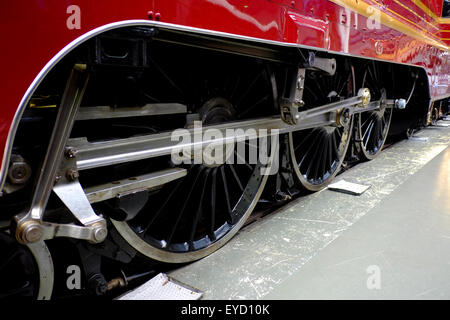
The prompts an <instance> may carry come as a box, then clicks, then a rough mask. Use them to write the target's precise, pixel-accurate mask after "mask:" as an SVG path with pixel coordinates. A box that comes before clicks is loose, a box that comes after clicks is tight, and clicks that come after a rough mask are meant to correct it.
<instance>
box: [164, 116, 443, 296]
mask: <svg viewBox="0 0 450 320" xmlns="http://www.w3.org/2000/svg"><path fill="white" fill-rule="evenodd" d="M446 123H449V122H446ZM417 136H418V137H422V138H427V139H428V140H427V141H422V140H405V141H401V142H399V143H397V144H395V145H394V146H392V147H390V148H388V149H386V150H384V151H383V152H382V154H381V155H380V156H379V157H377V158H376V159H375V160H373V161H371V162H365V163H361V164H359V165H357V166H356V167H354V168H352V169H351V170H349V171H347V172H345V173H343V174H341V175H339V176H338V178H337V179H336V181H338V180H340V179H345V180H346V181H350V182H357V183H362V184H368V185H370V186H371V187H370V189H369V190H368V191H366V192H365V193H364V194H362V195H361V196H352V195H348V194H343V193H339V192H335V191H330V190H323V191H321V192H318V193H314V194H311V195H309V196H306V197H302V198H299V199H297V200H295V201H293V202H292V203H290V204H289V205H287V206H286V207H284V208H281V209H280V210H277V211H276V212H274V213H271V214H270V215H268V216H266V217H264V218H263V219H261V220H259V221H257V222H254V223H252V224H251V225H249V226H247V227H246V228H244V229H243V230H241V231H240V232H239V233H238V235H237V236H236V237H234V238H233V239H232V240H231V241H230V242H229V243H228V244H227V245H225V246H224V247H223V248H221V249H220V250H218V251H217V252H215V253H214V254H212V255H210V256H208V257H206V258H204V259H202V260H200V261H197V262H195V263H192V264H190V265H188V266H185V267H183V268H180V269H177V270H174V271H173V272H171V273H170V275H171V276H172V277H174V278H175V279H176V280H179V281H182V282H184V283H187V284H189V285H191V286H193V287H196V288H198V289H199V290H201V291H203V292H204V297H203V299H206V300H207V299H428V298H437V299H450V147H449V145H450V127H431V128H428V129H425V130H423V131H421V132H419V133H418V134H417Z"/></svg>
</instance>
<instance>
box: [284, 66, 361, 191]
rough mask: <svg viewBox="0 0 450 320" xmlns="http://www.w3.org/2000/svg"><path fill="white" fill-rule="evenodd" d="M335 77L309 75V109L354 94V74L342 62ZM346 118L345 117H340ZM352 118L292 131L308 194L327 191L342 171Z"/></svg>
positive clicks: (297, 169) (299, 173)
mask: <svg viewBox="0 0 450 320" xmlns="http://www.w3.org/2000/svg"><path fill="white" fill-rule="evenodd" d="M337 65H338V68H337V70H336V73H335V74H334V75H333V76H330V75H326V74H324V73H321V72H319V71H310V72H309V74H308V73H307V77H306V81H305V90H304V95H303V97H304V99H303V100H304V101H305V107H306V108H308V109H309V108H314V107H317V106H320V105H324V104H327V103H332V102H336V101H339V100H343V99H346V98H348V97H351V96H353V95H354V93H355V81H354V71H353V68H352V66H351V65H349V64H345V63H341V64H339V63H338V64H337ZM340 116H343V115H340ZM352 127H353V117H350V118H349V119H346V121H345V122H344V121H341V124H340V125H335V126H325V127H316V128H313V129H307V130H301V131H296V132H293V133H292V134H291V135H290V150H291V158H292V161H293V166H294V170H295V172H296V175H297V177H298V179H299V180H300V182H301V184H302V186H303V187H304V188H305V189H307V190H309V191H318V190H320V189H322V188H324V187H325V186H326V185H327V184H328V183H329V182H330V181H331V180H332V179H333V178H334V177H335V176H336V174H337V173H338V172H339V168H340V167H341V164H342V161H343V160H344V157H345V153H346V152H347V148H348V145H349V142H350V138H351V133H352Z"/></svg>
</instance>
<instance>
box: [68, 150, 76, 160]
mask: <svg viewBox="0 0 450 320" xmlns="http://www.w3.org/2000/svg"><path fill="white" fill-rule="evenodd" d="M76 154H77V150H76V149H75V148H67V149H66V151H65V156H66V158H68V159H73V158H75V156H76Z"/></svg>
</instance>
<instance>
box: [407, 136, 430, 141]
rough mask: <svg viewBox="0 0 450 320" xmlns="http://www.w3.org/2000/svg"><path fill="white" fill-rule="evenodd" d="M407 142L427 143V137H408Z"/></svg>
mask: <svg viewBox="0 0 450 320" xmlns="http://www.w3.org/2000/svg"><path fill="white" fill-rule="evenodd" d="M408 140H411V141H424V142H427V141H428V137H416V136H412V137H408Z"/></svg>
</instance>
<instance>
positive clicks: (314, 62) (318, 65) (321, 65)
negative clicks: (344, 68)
mask: <svg viewBox="0 0 450 320" xmlns="http://www.w3.org/2000/svg"><path fill="white" fill-rule="evenodd" d="M308 68H312V69H316V70H321V71H324V72H326V73H328V74H329V75H330V76H332V75H334V74H335V73H336V59H334V58H331V59H329V58H319V57H316V55H315V54H314V52H310V53H309V59H308Z"/></svg>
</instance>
